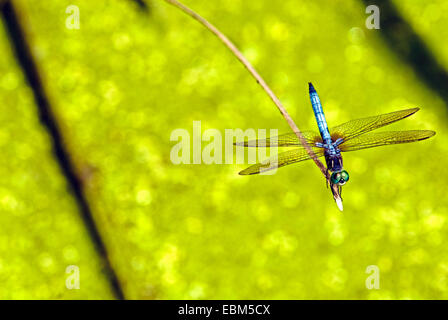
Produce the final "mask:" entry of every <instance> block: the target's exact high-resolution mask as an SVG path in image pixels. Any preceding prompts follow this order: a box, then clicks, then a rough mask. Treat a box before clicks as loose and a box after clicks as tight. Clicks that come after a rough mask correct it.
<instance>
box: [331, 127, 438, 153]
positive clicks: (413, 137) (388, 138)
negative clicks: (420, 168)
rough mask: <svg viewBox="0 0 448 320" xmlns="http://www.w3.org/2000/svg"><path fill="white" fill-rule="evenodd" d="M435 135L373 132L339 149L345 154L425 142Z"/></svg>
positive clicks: (415, 131) (420, 131) (431, 133)
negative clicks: (392, 145)
mask: <svg viewBox="0 0 448 320" xmlns="http://www.w3.org/2000/svg"><path fill="white" fill-rule="evenodd" d="M435 134H436V133H435V132H434V131H431V130H408V131H386V132H372V133H368V134H365V135H362V136H359V137H356V138H353V139H351V140H349V141H347V142H343V143H342V144H341V145H340V146H339V149H340V150H341V151H344V152H345V151H355V150H361V149H367V148H373V147H379V146H386V145H391V144H399V143H408V142H414V141H420V140H425V139H428V138H430V137H432V136H433V135H435Z"/></svg>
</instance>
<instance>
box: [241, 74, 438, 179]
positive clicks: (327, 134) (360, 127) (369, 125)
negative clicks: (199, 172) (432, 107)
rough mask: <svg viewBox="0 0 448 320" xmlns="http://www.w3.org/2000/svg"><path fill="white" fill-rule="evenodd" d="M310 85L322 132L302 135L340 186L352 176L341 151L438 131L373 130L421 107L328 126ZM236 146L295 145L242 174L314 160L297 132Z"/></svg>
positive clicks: (424, 136)
mask: <svg viewBox="0 0 448 320" xmlns="http://www.w3.org/2000/svg"><path fill="white" fill-rule="evenodd" d="M308 85H309V95H310V99H311V105H312V107H313V111H314V116H315V118H316V122H317V127H318V129H319V133H317V132H315V131H302V135H303V137H304V138H305V140H306V142H307V144H308V145H309V146H310V147H311V149H312V150H313V152H314V154H315V155H316V156H317V157H322V156H324V157H325V162H326V164H327V177H328V176H329V174H330V173H331V176H330V183H331V184H336V185H338V187H339V188H340V187H341V186H343V185H345V184H346V183H347V182H348V181H349V178H350V176H349V174H348V172H347V171H346V170H344V167H343V163H342V152H348V151H356V150H362V149H367V148H373V147H380V146H387V145H393V144H400V143H409V142H414V141H420V140H425V139H428V138H430V137H432V136H434V135H435V134H436V133H435V132H434V131H431V130H406V131H386V132H371V131H372V130H375V129H378V128H381V127H384V126H386V125H389V124H391V123H394V122H396V121H399V120H402V119H404V118H407V117H409V116H411V115H413V114H414V113H416V112H417V111H418V110H420V109H419V108H411V109H406V110H400V111H395V112H391V113H385V114H381V115H377V116H372V117H367V118H360V119H355V120H351V121H348V122H346V123H343V124H341V125H338V126H336V127H333V128H328V125H327V120H326V119H325V115H324V111H323V108H322V104H321V102H320V99H319V95H318V94H317V92H316V90H315V88H314V86H313V85H312V83H311V82H309V83H308ZM235 145H236V146H244V147H293V148H294V149H291V150H288V151H285V152H281V153H279V154H278V155H276V156H274V157H271V158H268V159H266V160H264V161H262V162H260V163H257V164H254V165H252V166H250V167H248V168H247V169H244V170H243V171H241V172H240V173H239V174H240V175H251V174H258V173H261V172H265V171H269V170H273V169H277V168H280V167H283V166H286V165H290V164H293V163H296V162H301V161H305V160H308V159H311V156H310V155H309V154H308V152H307V150H306V149H305V147H304V146H303V145H302V144H301V143H300V141H299V139H298V138H297V136H296V134H295V133H287V134H282V135H279V136H275V137H269V138H266V139H259V140H250V141H243V142H237V143H235Z"/></svg>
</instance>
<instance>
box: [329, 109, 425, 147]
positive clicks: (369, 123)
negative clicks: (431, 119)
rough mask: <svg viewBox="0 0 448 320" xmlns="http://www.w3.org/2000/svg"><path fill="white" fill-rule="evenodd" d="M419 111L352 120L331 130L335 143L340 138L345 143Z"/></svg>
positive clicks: (406, 111)
mask: <svg viewBox="0 0 448 320" xmlns="http://www.w3.org/2000/svg"><path fill="white" fill-rule="evenodd" d="M418 110H420V109H419V108H412V109H406V110H400V111H395V112H391V113H385V114H381V115H379V116H373V117H367V118H361V119H355V120H351V121H349V122H346V123H343V124H341V125H339V126H337V127H334V128H332V129H330V133H331V137H332V139H333V141H336V140H337V139H338V138H342V139H344V141H348V140H350V139H353V138H355V137H357V136H359V135H361V134H364V133H366V132H369V131H372V130H375V129H377V128H380V127H383V126H385V125H388V124H391V123H393V122H395V121H398V120H401V119H404V118H406V117H409V116H410V115H412V114H414V113H416V112H417V111H418Z"/></svg>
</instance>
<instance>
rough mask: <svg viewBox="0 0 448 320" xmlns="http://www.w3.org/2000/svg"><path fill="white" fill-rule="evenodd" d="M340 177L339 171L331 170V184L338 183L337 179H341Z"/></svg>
mask: <svg viewBox="0 0 448 320" xmlns="http://www.w3.org/2000/svg"><path fill="white" fill-rule="evenodd" d="M341 178H342V176H341V173H340V172H333V173H332V174H331V178H330V179H331V182H332V183H333V184H337V183H339V181H341Z"/></svg>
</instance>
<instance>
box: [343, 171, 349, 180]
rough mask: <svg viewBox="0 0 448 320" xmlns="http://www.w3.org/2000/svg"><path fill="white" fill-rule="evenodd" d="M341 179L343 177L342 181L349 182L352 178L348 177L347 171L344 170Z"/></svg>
mask: <svg viewBox="0 0 448 320" xmlns="http://www.w3.org/2000/svg"><path fill="white" fill-rule="evenodd" d="M341 177H342V179H344V180H345V182H347V181H348V179H350V176H349V175H348V172H347V171H345V170H342V171H341Z"/></svg>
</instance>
